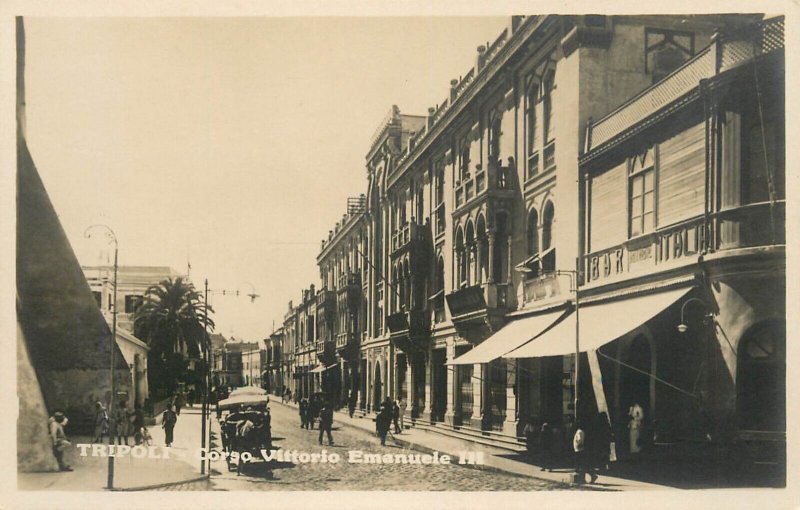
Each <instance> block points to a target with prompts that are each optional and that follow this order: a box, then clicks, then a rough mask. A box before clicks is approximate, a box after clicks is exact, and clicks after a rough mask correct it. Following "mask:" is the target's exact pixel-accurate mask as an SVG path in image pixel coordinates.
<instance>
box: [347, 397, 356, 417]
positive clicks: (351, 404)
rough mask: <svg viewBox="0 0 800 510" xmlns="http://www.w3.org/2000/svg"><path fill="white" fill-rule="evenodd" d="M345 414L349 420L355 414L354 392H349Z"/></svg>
mask: <svg viewBox="0 0 800 510" xmlns="http://www.w3.org/2000/svg"><path fill="white" fill-rule="evenodd" d="M347 412H348V414H349V415H350V418H352V417H353V414H355V412H356V390H350V397H349V398H348V399H347Z"/></svg>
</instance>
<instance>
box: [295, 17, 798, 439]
mask: <svg viewBox="0 0 800 510" xmlns="http://www.w3.org/2000/svg"><path fill="white" fill-rule="evenodd" d="M772 23H773V24H772V25H769V24H765V23H762V21H761V17H760V16H742V15H704V16H598V15H585V16H554V15H548V16H528V17H523V16H513V17H511V18H510V19H509V23H508V25H507V27H506V28H505V29H504V30H503V31H502V33H501V34H499V36H498V37H497V38H496V39H495V40H494V41H492V42H490V43H488V44H486V45H482V46H480V47H478V48H477V53H476V55H475V64H474V66H473V67H472V68H471V69H468V70H467V72H466V74H464V75H463V76H461V77H460V78H458V79H454V80H452V81H451V82H450V89H449V93H448V95H447V97H445V98H443V100H442V101H441V102H439V103H438V104H436V105H435V106H433V107H431V108H429V109H428V112H427V114H426V115H423V116H417V115H406V114H404V113H401V111H400V109H399V108H398V107H396V106H394V107H392V108H391V109H390V111H389V113H388V114H387V116H386V117H385V119H384V121H383V122H381V124H380V125H379V126H378V128H377V130H376V133H375V135H374V136H373V138H372V140H371V143H370V145H369V149H368V151H367V156H366V166H367V189H366V193H365V194H364V198H363V204H364V207H363V208H359V209H358V210H357V211H355V212H353V211H348V215H346V216H345V217H344V218H343V219H342V221H341V222H340V223H339V224H338V225H337V227H336V229H335V230H333V231H331V232H330V233H329V236H328V239H327V240H326V241H324V242H323V245H322V249H321V252H320V255H319V256H318V263H319V265H320V274H321V279H322V286H323V288H324V289H325V290H326V291H331V292H333V294H334V295H336V296H345V297H344V298H338V297H337V299H336V300H335V302H336V313H335V318H334V328H336V331H337V333H336V341H335V344H334V345H335V349H334V350H335V352H336V360H338V361H336V362H335V363H334V359H333V358H332V357H329V355H328V354H327V353H329V352H333V351H330V350H329V349H328V347H325V345H324V342H323V345H322V346H321V347H318V348H317V353H320V352H321V353H323V356H324V358H323V357H320V358H319V359H320V361H322V360H323V359H324V360H326V364H325V368H324V369H323V370H324V371H325V372H327V371H328V370H333V368H331V367H333V366H334V365H336V366H337V367H338V368H336V371H337V372H336V373H338V374H339V376H338V377H339V379H338V380H339V381H342V384H341V385H340V386H339V387H338V390H337V391H338V393H337V395H339V397H340V402H341V401H342V400H341V399H342V397H343V396H345V395H349V394H350V393H348V392H351V391H352V390H356V391H357V395H358V402H359V407H360V409H362V410H363V411H365V412H374V411H375V410H376V409H378V407H379V403H380V401H381V400H382V399H383V398H385V397H386V396H391V397H393V398H396V397H398V396H402V397H403V398H404V399H405V400H406V402H407V403H408V408H407V413H408V414H409V415H410V418H411V419H413V420H414V421H415V422H416V423H417V424H419V425H423V426H433V427H444V428H458V429H459V430H460V431H462V432H464V433H469V431H470V430H475V431H481V432H483V433H484V435H487V434H488V435H489V436H493V437H497V438H501V439H502V438H504V437H505V438H506V439H510V440H516V438H518V437H519V436H521V432H522V427H523V426H524V425H525V423H526V422H528V421H532V422H533V423H534V424H535V425H536V426H537V427H538V426H540V425H541V424H543V423H544V422H547V423H548V424H550V426H551V427H553V428H556V429H559V430H561V431H562V432H564V436H565V437H566V436H568V435H569V431H570V430H571V428H572V427H573V424H574V421H575V419H576V404H577V414H578V416H577V418H578V419H581V420H582V419H591V418H593V416H594V415H596V414H597V413H598V412H605V413H606V415H607V418H606V419H608V420H609V421H610V423H611V426H612V428H613V429H614V430H615V431H616V433H617V434H618V438H617V442H618V443H621V442H623V441H624V439H623V438H622V436H624V435H625V434H626V432H625V430H626V425H627V412H628V409H629V406H631V405H633V404H638V405H640V406H641V407H643V408H644V413H645V423H646V424H647V427H649V428H648V430H649V431H651V435H656V434H657V435H660V437H662V438H664V437H667V438H669V437H675V438H677V437H688V436H686V435H685V434H684V435H682V434H683V433H684V432H686V433H687V434H688V430H689V428H690V427H689V425H688V424H689V423H693V422H703V423H718V424H721V423H725V422H726V418H724V416H726V415H725V413H728V414H730V413H731V412H733V411H732V409H733V408H736V409H739V408H742V409H744V408H746V407H747V406H751V407H752V409H751V410H742V411H736V412H737V413H739V415H740V416H742V418H741V420H743V421H740V422H739V423H740V424H741V427H739V428H740V429H741V430H744V429H747V430H751V429H752V430H751V432H750V433H749V434H750V435H749V436H748V435H747V434H744V435H742V434H739V435H738V436H737V434H738V432H736V431H735V430H728V431H727V432H723V429H724V427H722V428H719V427H717V428H714V429H713V434H711V433H710V435H711V437H722V436H724V437H726V438H733V437H750V438H754V437H759V438H764V437H766V436H764V435H763V434H761V431H762V429H763V428H764V426H765V425H763V424H756V423H755V422H754V421H752V420H755V418H751V419H750V420H751V422H748V421H747V420H748V418H744V416H752V415H753V414H756V415H758V414H759V413H766V414H767V415H768V416H778V415H775V414H774V413H773V412H772V411H774V409H772V407H774V408H776V409H777V408H778V407H780V406H781V405H783V407H785V402H784V401H782V400H781V398H782V397H781V396H780V395H781V393H780V391H781V386H780V384H779V381H782V379H781V378H782V377H783V376H782V372H781V371H780V370H782V369H781V368H780V367H781V366H783V365H781V363H782V361H780V360H781V359H782V358H780V356H781V353H782V352H783V351H782V349H783V347H781V346H782V345H784V344H783V343H782V342H784V341H783V340H782V339H781V338H782V337H781V331H782V330H781V327H782V326H781V324H782V323H781V322H780V321H781V320H785V319H783V318H784V317H785V304H783V298H782V294H780V293H771V295H769V296H767V295H764V296H762V295H761V294H757V292H756V290H755V289H756V288H757V287H758V285H757V284H756V282H757V281H759V279H762V280H761V281H763V278H767V277H768V278H770V279H772V280H774V282H773V283H774V285H773V286H771V287H764V286H762V287H760V288H761V289H762V290H761V291H758V292H761V293H762V294H763V293H764V292H765V291H764V290H763V289H766V288H772V289H776V288H778V289H783V288H784V281H785V276H784V273H783V272H782V269H781V268H782V267H783V266H782V264H783V260H784V258H783V257H784V256H783V247H782V245H783V237H782V236H783V235H784V234H783V221H782V214H783V212H782V211H783V205H782V204H783V202H782V201H783V198H782V197H783V184H782V183H783V182H784V181H783V178H782V177H780V176H779V175H778V174H780V175H782V173H783V166H782V164H783V163H782V159H781V158H782V156H780V157H779V156H778V155H779V154H782V153H783V152H782V147H783V145H782V144H783V138H782V137H783V131H782V129H783V117H782V115H783V113H782V112H783V110H782V108H781V106H780V105H781V104H782V91H783V88H782V87H783V84H782V82H781V81H780V80H778V79H776V78H775V76H777V75H781V76H782V72H783V71H782V67H781V64H780V63H776V62H775V60H776V59H778V60H779V58H780V57H776V56H775V55H781V54H782V44H783V43H782V24H780V23H779V22H774V21H773V22H772ZM776 23H777V24H776ZM779 25H780V29H778V28H775V27H778V26H779ZM768 26H769V27H772V28H769V29H768V28H766V27H768ZM734 34H736V35H734ZM754 34H755V35H754ZM737 37H738V39H737ZM726 38H727V39H726ZM723 41H731V43H730V44H728V45H727V46H726V45H725V44H726V43H724V42H723ZM737 41H738V45H736V44H734V42H737ZM725 48H727V50H726V49H725ZM748 52H749V53H748ZM770 55H771V56H770ZM736 59H739V60H736ZM748 59H749V60H750V61H753V62H758V64H752V63H750V64H743V63H742V62H747V61H748ZM781 62H782V61H781ZM747 66H750V67H747ZM753 66H756V67H757V71H758V72H756V73H755V74H754V73H753V72H752V69H753ZM770 66H771V67H770ZM734 67H741V70H738V71H735V70H734V69H733V68H734ZM748 69H749V70H750V71H748ZM748 73H749V74H748ZM748 76H749V77H750V78H748ZM754 76H755V77H757V79H755V78H753V77H754ZM748 79H749V80H750V81H748ZM756 82H758V85H757V86H756ZM756 89H757V90H756ZM747 91H749V92H747ZM754 91H755V92H754ZM754 94H755V95H754ZM756 97H759V98H760V102H756V101H754V98H756ZM758 104H760V105H762V107H763V108H762V109H761V110H760V111H757V109H754V107H744V106H743V105H758ZM756 116H760V117H759V118H761V117H763V118H764V119H767V120H764V121H761V120H759V122H756V123H754V122H755V121H754V118H755V117H756ZM759 126H763V129H762V128H761V127H759ZM756 127H758V128H757V129H756ZM759 133H761V134H759ZM759 137H760V138H759ZM735 144H739V145H738V146H737V145H735ZM754 180H755V181H759V180H760V181H763V182H767V181H768V182H769V183H771V184H768V185H767V186H761V185H755V184H749V183H750V182H751V181H754ZM765 190H766V191H765ZM350 212H353V214H350ZM770 233H771V234H770ZM767 234H769V235H767ZM759 236H760V237H759ZM765 236H766V237H765ZM742 250H743V251H742ZM701 255H702V257H701ZM698 274H699V275H701V276H698ZM576 289H577V293H576ZM701 289H705V290H701ZM753 292H756V294H753ZM701 294H703V295H702V296H701ZM712 295H713V296H714V299H713V300H712V299H711V296H712ZM351 297H352V299H351ZM767 298H769V300H767ZM581 301H583V303H581ZM690 301H691V302H690ZM626 302H627V303H629V306H625V305H623V303H626ZM687 303H689V304H687ZM698 303H699V304H698ZM761 303H763V304H761ZM612 305H614V306H613V308H607V306H609V307H610V306H612ZM684 305H686V306H685V307H684ZM584 306H585V307H586V308H585V310H584V311H583V312H582V313H581V310H580V309H581V308H582V307H584ZM740 312H741V313H744V315H741V314H740ZM676 314H677V315H676ZM698 314H699V315H698ZM704 314H705V315H704ZM709 315H713V316H714V319H713V321H712V320H711V318H710V317H709ZM578 316H583V317H584V318H583V319H579V320H578V319H576V317H578ZM704 317H705V319H704ZM692 320H695V322H692ZM697 320H699V323H700V324H703V321H704V320H705V324H706V325H705V326H703V327H699V326H698V325H697V324H698V323H697V322H696V321H697ZM653 321H655V322H653ZM659 321H660V322H659ZM764 321H767V322H766V323H765V322H764ZM775 321H778V322H775ZM712 323H713V324H714V328H717V329H714V331H712ZM678 324H682V325H683V326H686V328H687V333H686V335H683V336H678V332H677V329H676V328H677V325H678ZM765 324H766V325H765ZM718 326H719V327H724V329H725V332H726V334H727V341H731V342H739V341H740V340H739V339H740V338H744V339H745V340H744V341H745V343H744V344H742V345H745V346H746V345H749V344H748V343H747V342H749V340H747V338H750V336H753V335H755V336H756V337H758V338H762V337H766V336H769V337H770V338H774V343H773V344H770V345H774V347H768V348H765V352H768V353H769V354H768V355H766V358H769V359H770V360H772V359H773V358H772V357H770V356H773V354H774V363H773V362H770V363H772V365H769V367H773V368H769V367H768V366H767V365H768V363H767V362H766V361H764V360H761V358H758V355H759V353H758V352H756V351H757V350H758V349H757V348H755V347H753V348H752V349H755V350H754V351H753V352H754V354H753V356H754V357H755V358H754V360H753V361H752V364H748V363H749V362H747V361H743V359H744V357H743V356H739V357H738V358H737V356H735V355H734V354H731V352H733V351H731V352H728V351H727V350H726V349H728V347H726V346H725V345H723V342H720V341H719V338H721V337H720V336H719V328H718ZM578 328H580V330H581V331H582V333H579V334H578V340H579V341H580V338H581V337H583V336H584V335H586V337H585V339H584V340H583V342H582V345H581V346H579V347H578V349H579V350H580V351H581V352H583V354H581V355H580V356H579V357H577V358H576V355H575V352H576V329H578ZM642 328H645V329H648V330H649V331H650V333H647V332H646V331H645V330H643V329H642ZM698 328H699V329H700V330H701V331H702V333H700V332H698ZM751 328H756V329H755V330H751ZM759 328H761V329H759ZM765 328H766V329H765ZM776 328H777V329H776ZM682 329H683V328H682ZM316 331H317V332H316V333H314V334H315V335H317V336H315V337H314V338H317V339H319V338H320V336H319V335H320V330H319V328H317V330H316ZM643 331H644V332H643ZM640 333H641V335H640ZM323 335H324V333H323ZM748 335H750V336H748ZM640 337H641V338H643V340H642V339H640ZM331 338H332V337H331V336H330V335H328V336H326V337H324V338H323V340H324V341H328V342H332V341H333V340H331ZM711 339H714V340H713V341H712V340H711ZM727 341H724V342H725V343H726V345H727ZM678 344H680V345H681V347H680V348H678ZM713 345H716V347H714V348H712V346H713ZM733 345H736V344H735V343H734V344H733ZM759 345H760V344H759ZM320 349H321V350H320ZM714 349H717V350H718V351H719V352H716V351H714ZM769 349H771V350H769ZM735 350H736V349H735V348H734V351H735ZM662 351H663V352H662ZM298 352H299V351H298ZM702 353H706V354H703V355H702V356H701V354H702ZM704 356H705V357H704ZM762 357H764V356H762ZM609 358H613V359H609ZM656 358H657V359H656ZM762 361H764V362H763V363H762ZM576 363H577V364H578V366H579V370H578V371H577V375H578V381H575V380H574V379H575V375H576V370H575V368H576ZM701 364H702V365H703V366H704V367H705V368H704V371H703V374H704V375H702V376H701V377H700V379H702V381H704V384H705V386H702V391H701V389H700V388H701V386H699V383H698V384H695V379H698V376H697V373H695V372H697V370H695V368H696V369H698V370H699V365H701ZM741 364H743V365H741ZM696 365H697V366H696ZM712 365H713V367H712ZM739 365H741V366H739ZM751 365H752V366H751ZM692 367H694V368H692ZM737 367H738V368H737ZM742 367H745V368H742ZM741 370H744V371H745V373H746V374H747V373H748V372H747V371H748V370H750V371H751V372H750V374H751V375H750V377H752V378H756V379H758V378H762V379H763V378H764V377H767V380H768V381H774V383H775V388H777V389H776V390H775V391H777V392H778V393H775V392H774V391H773V388H772V386H770V384H771V383H763V384H762V383H756V382H752V380H751V379H744V380H743V379H739V380H738V381H737V377H736V375H735V374H736V373H737V372H738V371H741ZM765 374H768V375H765ZM673 376H674V377H673ZM689 379H692V384H688V382H689ZM345 381H346V382H345ZM747 381H749V382H747ZM576 382H577V395H576V392H575V386H576ZM737 385H739V386H737ZM763 385H766V386H769V387H768V388H762V386H763ZM673 387H677V388H680V389H682V390H684V392H685V393H687V394H689V395H692V398H690V399H689V400H686V401H682V400H680V398H673V397H672V396H670V395H669V394H668V392H669V391H673ZM667 388H670V389H667ZM759 392H761V393H759ZM767 394H769V395H770V396H769V397H767V396H766V395H767ZM775 395H778V396H775ZM684 396H686V395H684ZM687 398H688V397H687ZM765 399H772V400H768V401H769V402H772V403H771V404H765V403H764V402H765V401H766V400H765ZM743 402H749V403H747V404H745V403H743ZM781 402H783V404H781ZM742 406H744V407H742ZM758 406H762V407H763V409H762V408H759V407H758ZM764 406H766V407H764ZM769 406H772V407H770V408H769V409H767V408H768V407H769ZM759 409H760V411H759ZM692 413H694V414H692ZM698 413H699V414H698ZM700 416H702V418H699V417H700ZM770 419H772V418H770ZM765 420H766V418H765ZM773 421H774V422H775V423H772V425H770V427H772V429H775V430H774V431H773V432H777V434H773V435H772V436H769V437H772V438H779V437H780V433H781V423H783V421H782V418H780V417H779V416H778V417H777V418H774V419H773ZM757 425H758V426H757ZM742 427H744V429H742ZM748 427H749V428H748ZM759 427H761V428H759ZM706 428H708V427H706ZM709 430H710V429H709ZM782 430H783V431H785V424H784V425H783V429H782Z"/></svg>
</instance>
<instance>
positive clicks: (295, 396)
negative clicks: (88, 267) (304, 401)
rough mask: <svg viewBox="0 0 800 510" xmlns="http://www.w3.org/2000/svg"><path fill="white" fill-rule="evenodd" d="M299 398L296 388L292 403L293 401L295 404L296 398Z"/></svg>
mask: <svg viewBox="0 0 800 510" xmlns="http://www.w3.org/2000/svg"><path fill="white" fill-rule="evenodd" d="M299 398H300V396H299V395H298V394H297V390H294V403H295V404H296V403H297V400H298V399H299Z"/></svg>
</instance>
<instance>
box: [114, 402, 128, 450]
mask: <svg viewBox="0 0 800 510" xmlns="http://www.w3.org/2000/svg"><path fill="white" fill-rule="evenodd" d="M129 424H130V414H129V413H128V410H127V409H126V408H125V402H124V401H122V402H118V403H117V408H116V410H115V411H114V428H115V429H116V430H114V431H113V435H115V436H116V437H117V444H122V441H123V439H124V441H125V444H126V445H127V444H128V436H129V435H130V432H129V429H130V427H129Z"/></svg>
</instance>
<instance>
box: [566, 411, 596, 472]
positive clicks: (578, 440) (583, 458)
mask: <svg viewBox="0 0 800 510" xmlns="http://www.w3.org/2000/svg"><path fill="white" fill-rule="evenodd" d="M572 448H573V450H574V451H575V475H576V476H577V480H576V483H579V484H580V483H585V482H586V475H587V474H589V476H590V477H591V480H590V482H589V483H594V481H595V480H597V473H595V472H594V470H593V469H592V466H591V457H590V452H589V451H588V449H587V441H586V432H584V430H583V428H582V427H581V423H580V422H576V424H575V436H574V437H573V438H572Z"/></svg>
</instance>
